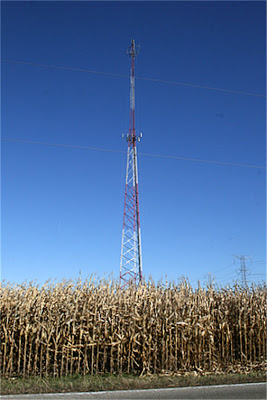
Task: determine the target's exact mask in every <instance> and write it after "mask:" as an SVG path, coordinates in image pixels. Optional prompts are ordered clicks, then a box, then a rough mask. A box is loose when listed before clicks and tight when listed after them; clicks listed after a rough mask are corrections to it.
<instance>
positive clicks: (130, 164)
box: [120, 40, 142, 288]
mask: <svg viewBox="0 0 267 400" xmlns="http://www.w3.org/2000/svg"><path fill="white" fill-rule="evenodd" d="M138 50H139V46H136V45H135V42H134V40H132V43H131V46H130V47H129V48H128V51H127V53H128V54H129V56H130V57H131V74H130V126H129V133H128V134H127V135H126V141H127V143H128V151H127V167H126V185H125V199H124V213H123V227H122V244H121V262H120V287H121V288H123V287H127V286H129V285H131V284H135V285H138V284H140V283H141V282H142V254H141V229H140V215H139V192H138V173H137V149H136V141H138V142H140V140H141V137H142V133H140V135H139V136H138V137H136V134H135V58H136V56H137V53H138ZM123 137H124V135H123Z"/></svg>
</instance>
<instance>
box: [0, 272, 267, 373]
mask: <svg viewBox="0 0 267 400" xmlns="http://www.w3.org/2000/svg"><path fill="white" fill-rule="evenodd" d="M265 360H266V287H264V286H257V287H250V288H246V289H242V288H240V287H237V286H236V287H234V288H227V289H215V288H213V287H208V288H201V287H199V288H198V289H195V290H193V289H192V288H191V287H190V285H189V284H188V282H187V281H183V282H181V283H179V284H169V285H167V286H166V285H163V284H159V285H155V284H153V283H149V284H146V285H144V286H141V287H139V288H135V287H132V288H130V289H127V290H124V291H120V290H119V288H118V286H116V284H115V283H108V282H102V283H101V282H99V281H95V280H93V279H91V280H90V279H89V280H87V281H85V282H84V283H81V282H80V281H77V282H62V283H59V284H54V285H48V284H46V285H44V286H42V287H38V286H36V285H34V284H25V285H24V284H22V285H10V284H5V285H4V286H3V287H2V288H1V366H2V375H3V376H24V377H27V376H34V375H39V376H54V377H59V376H64V375H68V374H76V373H78V374H97V373H105V372H108V373H136V374H141V373H162V372H164V371H173V372H185V371H192V370H196V371H204V372H209V371H210V372H212V371H216V370H225V369H227V368H228V369H229V367H230V368H234V367H235V365H241V366H247V365H252V364H253V365H259V364H262V363H263V362H264V361H265Z"/></svg>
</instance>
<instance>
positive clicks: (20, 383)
mask: <svg viewBox="0 0 267 400" xmlns="http://www.w3.org/2000/svg"><path fill="white" fill-rule="evenodd" d="M249 382H266V373H265V372H262V371H259V372H253V373H249V374H239V373H221V374H206V375H200V374H197V373H188V374H185V375H183V376H177V375H175V374H173V375H147V376H143V377H139V376H133V375H95V376H94V375H93V376H91V375H86V376H82V375H74V376H66V377H63V378H41V377H29V378H2V380H1V394H2V395H5V394H23V393H62V392H63V393H64V392H90V391H101V390H127V389H155V388H171V387H184V386H201V385H223V384H234V383H249Z"/></svg>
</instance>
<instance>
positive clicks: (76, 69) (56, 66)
mask: <svg viewBox="0 0 267 400" xmlns="http://www.w3.org/2000/svg"><path fill="white" fill-rule="evenodd" d="M1 62H2V63H9V64H20V65H31V66H34V67H43V68H52V69H59V70H65V71H74V72H85V73H90V74H98V75H107V76H114V77H119V78H127V79H128V78H129V75H126V74H114V73H112V72H102V71H94V70H90V69H86V68H71V67H63V66H59V65H50V64H39V63H33V62H28V61H12V60H1ZM136 79H140V80H144V81H151V82H157V83H165V84H168V85H175V86H186V87H193V88H198V89H207V90H215V91H219V92H226V93H233V94H241V95H245V96H254V97H264V98H266V97H267V96H266V95H264V94H260V93H252V92H243V91H238V90H230V89H222V88H217V87H211V86H203V85H196V84H194V83H185V82H176V81H168V80H164V79H157V78H147V77H143V76H136Z"/></svg>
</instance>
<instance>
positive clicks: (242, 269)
mask: <svg viewBox="0 0 267 400" xmlns="http://www.w3.org/2000/svg"><path fill="white" fill-rule="evenodd" d="M233 256H234V261H235V259H238V260H239V261H240V268H239V270H238V271H237V273H238V274H239V275H241V279H240V282H241V285H242V286H243V287H245V286H247V272H248V270H247V267H246V260H251V257H249V256H236V255H233Z"/></svg>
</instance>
